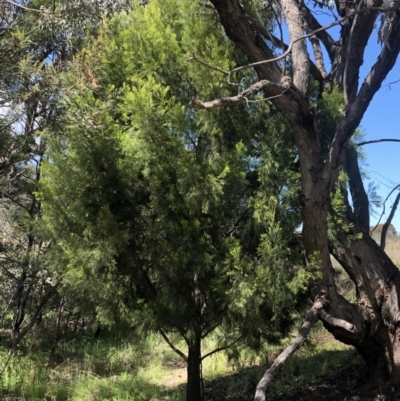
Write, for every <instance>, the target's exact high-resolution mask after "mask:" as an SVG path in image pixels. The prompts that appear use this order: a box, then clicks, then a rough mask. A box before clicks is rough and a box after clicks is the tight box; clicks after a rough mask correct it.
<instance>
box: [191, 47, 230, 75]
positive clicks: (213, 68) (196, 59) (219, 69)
mask: <svg viewBox="0 0 400 401" xmlns="http://www.w3.org/2000/svg"><path fill="white" fill-rule="evenodd" d="M189 60H194V61H197V62H198V63H200V64H203V65H205V66H206V67H208V68H210V69H212V70H214V71H218V72H221V73H222V74H225V75H230V71H225V70H223V69H221V68H219V67H215V66H213V65H211V64H209V63H207V62H205V61H203V60H201V59H199V58H198V57H196V55H195V54H194V52H192V54H191V55H190V56H189Z"/></svg>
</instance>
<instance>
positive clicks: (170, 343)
mask: <svg viewBox="0 0 400 401" xmlns="http://www.w3.org/2000/svg"><path fill="white" fill-rule="evenodd" d="M158 331H159V332H160V334H161V335H162V337H163V338H164V340H165V341H166V342H167V344H168V345H169V346H170V347H171V349H172V350H173V351H175V352H176V353H177V354H178V355H179V356H180V357H181V358H182V359H183V360H184V361H185V362H187V361H188V357H187V356H186V355H185V354H184V353H183V352H182V351H181V350H180V349H178V348H176V347H175V345H174V344H172V342H171V340H170V339H169V338H168V337H167V335H166V334H165V333H164V332H163V330H162V329H161V328H159V329H158Z"/></svg>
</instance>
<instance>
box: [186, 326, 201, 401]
mask: <svg viewBox="0 0 400 401" xmlns="http://www.w3.org/2000/svg"><path fill="white" fill-rule="evenodd" d="M188 345H189V347H188V348H189V350H188V351H189V352H188V360H187V386H186V401H202V398H203V397H202V392H201V371H200V369H201V337H200V335H197V334H195V335H194V337H193V338H191V339H189V344H188Z"/></svg>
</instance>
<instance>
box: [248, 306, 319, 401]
mask: <svg viewBox="0 0 400 401" xmlns="http://www.w3.org/2000/svg"><path fill="white" fill-rule="evenodd" d="M323 306H324V305H323V301H322V300H321V299H320V298H318V299H317V300H316V301H315V302H314V305H313V306H312V308H311V309H310V310H309V312H308V314H307V317H306V320H305V322H304V323H303V325H302V326H301V328H300V330H299V333H298V334H297V336H296V338H295V339H294V340H293V341H292V343H291V344H290V345H289V346H288V347H287V348H286V349H285V350H284V351H283V352H282V353H281V354H280V355H279V356H278V357H277V358H276V359H275V361H274V363H273V364H272V366H271V367H270V368H269V369H268V370H267V371H266V372H265V373H264V376H263V377H262V378H261V380H260V381H259V383H258V384H257V388H256V394H255V397H254V401H265V393H266V390H267V387H268V385H269V384H270V383H271V381H272V379H273V378H274V376H275V375H276V373H277V372H278V371H279V369H280V368H281V367H282V366H283V365H284V364H285V362H286V360H287V359H288V358H289V357H290V356H291V355H292V354H294V353H295V352H296V350H297V349H298V348H300V347H301V345H302V344H303V342H304V340H305V339H306V338H307V336H308V334H309V333H310V330H311V327H312V326H313V324H314V323H316V322H317V320H318V316H319V311H320V309H323Z"/></svg>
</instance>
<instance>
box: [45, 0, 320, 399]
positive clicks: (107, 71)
mask: <svg viewBox="0 0 400 401" xmlns="http://www.w3.org/2000/svg"><path fill="white" fill-rule="evenodd" d="M215 17H216V15H215V13H213V12H212V11H211V12H210V11H209V10H204V8H203V7H202V6H201V5H199V4H197V3H194V2H190V1H182V2H179V6H177V4H176V2H175V1H172V0H168V1H165V0H163V1H156V0H153V1H151V2H150V3H149V4H148V5H147V6H146V7H142V6H136V7H135V8H134V10H133V11H132V13H130V14H125V13H122V14H121V15H119V16H117V17H115V18H114V19H112V20H111V21H109V22H107V23H105V26H104V29H103V31H102V32H101V33H100V35H99V36H98V37H97V38H96V39H95V40H89V41H88V45H87V46H86V47H85V48H84V49H83V51H82V52H81V53H79V54H77V55H76V57H75V59H74V61H73V63H72V64H71V68H70V70H69V72H68V73H67V74H66V75H65V77H64V79H65V81H66V82H69V83H70V85H71V86H73V85H78V90H76V91H75V93H71V92H70V93H68V94H67V95H66V96H65V97H64V98H63V103H62V104H63V107H64V109H65V110H67V112H66V114H65V116H64V118H63V121H62V124H63V131H62V132H58V133H57V134H56V133H53V132H51V131H49V134H48V137H49V139H48V143H49V149H48V162H47V163H45V165H44V175H45V179H44V180H43V181H42V183H41V192H40V199H41V201H42V202H43V219H44V222H45V224H46V228H47V230H48V235H49V238H51V239H52V241H53V243H54V246H52V248H51V250H50V254H49V255H50V256H51V257H53V258H54V260H57V265H58V266H59V274H60V275H61V277H62V278H63V280H64V281H65V282H66V283H69V284H70V285H71V286H74V287H75V288H80V289H81V291H82V292H83V293H85V294H87V295H86V296H87V299H88V300H91V301H92V302H94V303H96V304H97V315H98V316H99V319H101V322H102V323H103V324H110V325H112V324H113V322H114V321H116V320H121V319H123V320H125V321H127V322H128V323H129V324H131V326H132V327H133V328H135V329H136V330H143V331H146V330H156V331H158V332H160V333H161V335H162V336H163V338H164V339H165V340H166V341H167V343H168V344H169V345H170V346H171V347H172V349H173V350H174V351H175V352H176V353H177V354H179V355H180V356H181V357H182V358H183V360H185V361H186V362H187V371H188V385H187V400H190V401H198V400H200V399H201V398H202V395H201V361H202V360H204V358H206V357H207V356H209V355H211V354H212V353H213V352H217V351H219V350H221V349H224V348H226V347H228V346H230V345H232V344H237V343H239V342H245V341H247V342H250V343H252V344H253V345H256V343H257V342H258V341H260V339H261V338H262V337H264V338H267V339H270V340H273V339H276V338H278V337H279V335H280V334H281V333H283V332H285V331H286V330H287V329H288V328H289V327H290V322H291V320H292V317H293V313H294V310H295V307H296V304H297V302H298V301H299V296H300V295H301V294H302V293H303V292H304V289H305V288H306V285H307V283H308V280H309V279H310V278H311V277H312V275H313V273H314V272H313V265H312V264H309V265H308V266H305V265H304V262H303V260H302V252H301V246H300V242H299V241H298V237H299V236H298V235H297V234H296V228H297V227H298V225H299V223H300V220H299V208H298V207H297V206H296V203H297V196H296V192H297V183H298V168H297V166H296V151H295V150H294V149H293V146H291V145H290V143H291V139H290V137H291V132H290V130H288V127H287V126H286V125H285V123H284V122H283V121H282V119H281V118H280V117H279V116H278V115H277V114H276V113H275V111H274V110H270V107H269V104H268V103H266V102H264V101H262V99H258V100H259V101H257V102H252V103H249V105H243V106H241V107H239V108H237V109H235V110H226V111H221V112H219V113H208V112H204V111H199V112H196V110H195V109H194V108H193V106H192V105H191V103H190V100H191V99H192V98H195V97H196V94H197V93H203V94H205V93H207V94H208V96H215V95H217V94H219V93H221V92H222V93H225V94H226V95H227V96H229V95H232V94H233V93H235V92H237V86H232V85H230V84H228V83H227V82H225V80H224V77H221V76H220V74H219V73H218V72H213V71H211V72H210V71H208V70H205V69H199V68H198V67H197V66H196V65H195V64H193V63H191V62H190V60H189V58H188V54H189V51H194V52H195V53H196V54H198V55H201V56H202V57H205V58H207V59H209V60H212V61H213V62H214V63H217V64H219V65H223V66H225V68H232V67H233V65H234V63H238V62H243V61H244V58H242V57H241V56H240V54H238V52H237V51H235V50H234V48H233V46H232V45H231V44H230V43H229V41H228V38H227V37H226V35H224V34H223V32H222V31H221V30H216V29H215V26H216V22H217V21H216V18H215ZM89 71H90V72H91V73H90V74H89ZM82 77H84V78H85V79H84V80H83V81H82ZM252 79H254V76H253V72H252V71H246V73H244V74H243V75H242V84H243V85H247V82H249V81H251V80H252ZM267 133H268V134H267ZM288 143H289V146H288V145H287V144H288ZM211 333H216V334H218V335H219V336H220V337H221V343H220V346H219V347H217V349H216V350H214V351H211V353H208V354H204V352H203V351H202V341H203V340H204V338H206V337H207V336H208V335H209V334H211ZM177 338H178V339H179V338H181V339H183V340H184V341H185V343H186V348H187V349H186V350H183V349H178V347H177V343H176V342H175V339H177Z"/></svg>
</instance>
